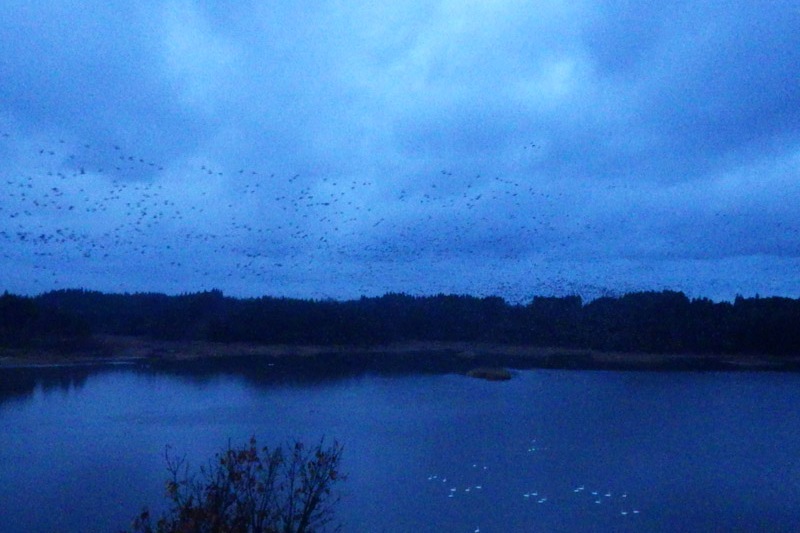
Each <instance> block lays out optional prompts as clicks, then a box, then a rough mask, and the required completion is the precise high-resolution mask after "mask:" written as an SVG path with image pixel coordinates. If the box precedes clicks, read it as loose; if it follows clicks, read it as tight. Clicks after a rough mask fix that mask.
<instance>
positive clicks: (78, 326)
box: [0, 290, 800, 356]
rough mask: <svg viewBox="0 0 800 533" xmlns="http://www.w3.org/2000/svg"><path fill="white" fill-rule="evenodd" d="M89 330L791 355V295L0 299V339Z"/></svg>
mask: <svg viewBox="0 0 800 533" xmlns="http://www.w3.org/2000/svg"><path fill="white" fill-rule="evenodd" d="M97 335H120V336H138V337H146V338H150V339H158V340H180V341H207V342H222V343H230V342H248V343H256V344H289V345H293V344H296V345H301V344H303V345H322V346H342V345H352V346H375V345H381V344H388V343H398V342H408V341H445V342H454V341H455V342H486V343H500V344H521V345H532V346H547V347H563V348H580V349H593V350H600V351H625V352H650V353H698V354H756V355H773V356H787V355H796V354H799V353H800V300H796V299H791V298H782V297H769V298H760V297H754V298H744V297H737V298H736V299H735V300H734V301H733V302H732V303H731V302H713V301H711V300H708V299H705V298H699V299H689V298H688V297H687V296H686V295H684V294H683V293H681V292H674V291H661V292H637V293H630V294H625V295H623V296H620V297H603V298H598V299H596V300H592V301H590V302H586V303H584V302H583V301H582V300H581V298H580V297H578V296H568V297H534V298H533V299H532V300H531V301H530V302H529V303H527V304H525V305H515V304H510V303H507V302H506V301H504V300H503V299H502V298H499V297H485V298H478V297H473V296H458V295H443V294H440V295H436V296H410V295H406V294H386V295H384V296H381V297H376V298H367V297H363V298H361V299H358V300H350V301H333V300H301V299H290V298H272V297H261V298H248V299H239V298H232V297H227V296H225V295H223V293H222V292H220V291H217V290H212V291H207V292H201V293H193V294H183V295H178V296H168V295H164V294H151V293H139V294H105V293H100V292H94V291H87V290H59V291H52V292H47V293H44V294H41V295H39V296H35V297H28V296H18V295H13V294H9V293H7V292H6V293H5V294H3V295H2V296H0V346H2V347H5V348H47V349H59V350H65V351H75V350H81V349H83V348H84V347H86V346H88V345H90V344H91V342H92V339H93V338H94V337H95V336H97Z"/></svg>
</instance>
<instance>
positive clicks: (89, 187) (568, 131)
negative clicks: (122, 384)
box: [0, 0, 800, 300]
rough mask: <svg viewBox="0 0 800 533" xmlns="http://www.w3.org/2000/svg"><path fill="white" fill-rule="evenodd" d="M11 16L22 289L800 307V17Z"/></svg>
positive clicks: (81, 12)
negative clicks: (791, 299)
mask: <svg viewBox="0 0 800 533" xmlns="http://www.w3.org/2000/svg"><path fill="white" fill-rule="evenodd" d="M359 4H360V5H359ZM0 16H1V17H2V19H3V20H4V31H3V32H2V33H1V34H0V79H2V80H4V81H3V83H2V84H0V134H2V137H1V138H0V177H2V182H0V186H2V188H3V189H2V190H3V191H4V194H3V196H2V198H0V268H1V269H2V271H3V272H6V273H7V274H6V275H5V276H4V279H3V281H4V285H5V286H4V287H0V288H6V289H8V290H12V291H16V292H28V293H35V292H40V291H43V290H49V289H53V288H62V287H76V286H79V287H86V288H91V289H100V290H122V291H143V290H154V291H166V292H181V291H190V290H200V289H205V288H212V287H216V288H221V289H223V290H224V291H226V292H229V293H232V294H238V295H261V294H281V295H292V296H311V297H335V298H346V297H357V296H359V295H361V294H380V293H383V292H386V291H404V292H411V293H430V292H440V291H441V292H468V293H473V294H500V295H503V296H506V297H508V298H510V299H514V300H525V299H526V298H528V297H530V296H531V295H532V294H542V293H544V294H564V293H571V292H577V293H580V294H584V295H587V296H593V295H597V294H600V293H603V292H607V291H611V292H614V291H626V290H636V289H661V288H672V289H677V290H684V291H686V292H688V293H690V294H692V295H697V296H711V297H714V298H731V297H733V296H734V295H735V294H737V293H741V294H746V295H749V294H753V293H757V292H758V293H762V294H785V295H790V296H800V282H798V281H797V280H796V276H794V275H793V273H794V272H796V271H797V270H796V269H797V267H798V266H800V260H798V254H800V235H799V234H798V230H800V211H798V208H797V207H796V206H798V205H800V83H798V80H800V33H798V32H797V31H796V28H798V27H800V10H799V9H798V8H797V7H796V6H795V5H794V4H793V3H791V2H788V1H786V2H783V1H778V2H771V3H770V4H768V5H758V6H753V5H751V3H749V2H744V1H734V2H727V3H725V4H724V5H721V4H719V3H716V2H679V3H672V4H668V5H665V6H644V5H642V4H641V3H639V2H600V1H594V2H590V1H578V2H560V1H555V0H552V1H542V2H537V3H536V4H535V5H531V4H530V3H529V2H517V1H498V2H447V1H443V2H438V3H431V2H411V1H406V2H403V1H401V2H392V3H386V4H385V5H380V4H375V3H342V2H332V1H330V2H325V1H321V2H314V3H312V4H302V5H299V4H297V5H296V4H294V3H289V2H286V3H278V5H268V4H263V3H260V2H238V3H235V4H233V5H225V6H224V7H220V6H215V5H209V4H207V3H203V2H192V1H189V0H184V1H157V0H151V1H145V2H139V3H135V4H131V3H129V2H77V1H66V0H65V1H59V2H36V3H33V4H31V3H29V2H22V1H18V0H12V1H8V2H4V3H3V5H2V6H0Z"/></svg>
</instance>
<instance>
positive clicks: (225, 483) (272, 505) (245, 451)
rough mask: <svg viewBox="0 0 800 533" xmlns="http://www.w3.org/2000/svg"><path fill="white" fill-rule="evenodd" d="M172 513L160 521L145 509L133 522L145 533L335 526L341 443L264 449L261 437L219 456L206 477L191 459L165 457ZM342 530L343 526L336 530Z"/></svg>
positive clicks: (256, 532)
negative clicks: (193, 466) (195, 469)
mask: <svg viewBox="0 0 800 533" xmlns="http://www.w3.org/2000/svg"><path fill="white" fill-rule="evenodd" d="M165 456H166V461H167V470H168V471H169V473H170V478H169V480H168V481H167V498H168V499H169V501H170V509H169V511H168V512H166V513H165V514H164V515H163V516H162V517H161V518H159V519H158V520H157V521H156V522H155V524H153V518H152V517H151V516H150V512H149V511H148V510H147V509H145V510H144V511H142V513H141V514H140V515H139V516H138V517H137V518H136V519H135V520H134V522H133V531H134V532H141V533H154V532H157V533H178V532H181V533H184V532H186V533H188V532H192V533H206V532H207V533H292V532H296V533H302V532H305V533H311V532H315V531H321V530H323V529H324V528H325V527H326V526H329V525H331V523H332V521H333V517H334V507H335V505H336V503H337V502H338V500H339V498H338V496H336V495H334V493H333V491H332V489H333V487H334V485H335V484H336V483H337V482H338V481H341V480H343V479H344V476H343V475H342V474H341V473H340V472H339V464H340V462H341V457H342V446H341V445H340V444H338V443H336V442H334V443H333V444H332V445H331V446H327V447H326V446H325V444H324V442H323V441H320V442H319V443H318V444H317V445H316V446H314V447H306V446H305V445H303V444H302V443H300V442H295V443H294V444H292V445H290V446H288V451H285V450H284V449H283V448H282V447H278V448H276V449H274V450H270V449H268V448H262V449H261V450H259V449H258V447H257V445H256V439H255V438H254V437H252V438H251V439H250V441H249V442H248V443H247V444H246V445H244V446H242V447H241V448H238V449H234V448H231V447H230V444H229V445H228V448H227V449H226V450H224V451H222V452H220V453H217V454H216V455H215V457H214V459H213V460H212V461H210V462H209V464H208V466H205V467H201V468H200V471H199V473H192V472H190V469H189V466H188V465H187V464H186V461H185V458H176V457H175V456H174V455H173V454H172V453H171V451H170V449H169V448H167V452H166V454H165ZM334 529H335V530H338V529H339V528H338V527H335V528H334Z"/></svg>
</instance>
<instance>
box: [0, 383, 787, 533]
mask: <svg viewBox="0 0 800 533" xmlns="http://www.w3.org/2000/svg"><path fill="white" fill-rule="evenodd" d="M270 372H273V369H272V368H261V369H259V370H257V371H246V370H242V369H236V370H232V369H227V370H219V369H217V370H211V369H208V368H206V369H203V370H198V371H181V372H174V371H173V372H163V371H162V372H156V371H149V370H141V369H134V368H110V369H109V368H106V369H95V370H91V371H90V370H76V369H47V370H44V369H42V370H35V371H32V370H25V371H22V370H14V371H10V370H6V371H2V372H0V437H1V439H0V522H1V523H0V531H4V532H5V531H9V532H17V531H19V532H35V531H48V532H50V531H116V530H118V529H121V528H125V527H127V526H129V524H130V519H131V518H132V517H133V516H134V514H135V513H136V512H137V511H138V510H139V509H140V508H141V506H143V505H148V506H150V507H151V508H158V506H159V504H160V503H161V495H162V494H163V486H164V485H163V483H164V480H165V470H164V460H163V453H164V447H165V445H167V444H171V445H173V446H174V447H175V449H176V450H177V451H179V452H181V453H186V454H187V456H188V458H189V460H190V461H191V462H192V463H193V464H199V463H202V462H204V461H205V460H206V459H207V458H209V457H210V456H212V455H213V454H214V452H216V451H218V450H219V449H220V448H222V447H224V446H225V445H226V444H227V442H228V439H231V441H232V442H233V443H234V444H237V443H243V442H244V441H245V440H246V439H247V438H248V437H249V436H250V435H256V436H257V437H258V439H259V442H260V443H262V444H270V445H273V444H280V443H282V442H285V441H286V440H287V439H293V438H300V439H303V440H307V441H315V440H317V439H319V438H320V437H321V436H323V435H324V436H326V437H328V438H335V439H338V440H339V441H340V442H342V443H344V445H345V465H344V470H345V471H346V472H347V473H348V474H349V479H348V480H347V481H346V482H345V483H343V484H342V485H341V487H342V489H343V492H344V497H343V500H342V503H341V505H340V507H339V508H338V510H339V513H338V515H337V516H338V517H339V518H340V519H341V521H342V522H343V524H344V530H345V531H356V532H373V531H374V532H379V531H391V532H394V531H398V532H400V531H402V532H405V531H409V532H410V531H415V532H416V531H454V532H474V531H476V530H477V529H480V531H481V532H495V531H496V532H509V531H797V530H800V409H798V406H800V376H798V375H795V374H779V373H646V372H596V371H595V372H591V371H586V372H584V371H536V370H531V371H521V372H518V373H517V375H516V376H515V378H514V379H512V380H511V381H509V382H505V383H489V382H484V381H479V380H474V379H469V378H466V377H462V376H460V375H452V374H451V375H395V376H386V375H349V376H340V377H337V378H335V379H322V378H320V376H319V375H317V376H315V377H305V378H300V377H297V378H290V379H287V378H286V377H285V376H284V377H276V376H274V375H271V374H270Z"/></svg>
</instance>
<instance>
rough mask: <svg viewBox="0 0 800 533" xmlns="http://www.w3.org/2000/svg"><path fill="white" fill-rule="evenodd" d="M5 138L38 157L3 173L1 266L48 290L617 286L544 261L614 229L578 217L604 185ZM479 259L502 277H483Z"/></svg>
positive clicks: (8, 149) (565, 289)
mask: <svg viewBox="0 0 800 533" xmlns="http://www.w3.org/2000/svg"><path fill="white" fill-rule="evenodd" d="M0 135H1V136H2V137H0V141H2V144H0V153H3V152H5V153H6V154H7V162H9V161H10V162H13V161H22V162H24V163H23V164H20V165H19V167H18V168H14V167H13V166H9V165H8V164H7V165H6V166H7V170H5V171H4V175H2V180H3V181H2V186H3V189H4V191H5V194H4V195H3V196H2V199H1V200H0V260H2V261H3V262H4V263H6V264H14V265H19V266H20V267H27V268H28V269H33V272H34V276H33V277H34V280H33V282H34V285H35V286H36V287H39V288H41V289H42V290H49V289H53V288H71V287H74V286H75V285H76V283H77V284H82V283H83V282H84V280H90V279H98V278H99V279H103V280H104V284H103V287H109V285H111V286H112V289H111V290H117V291H130V281H129V280H127V281H126V277H125V274H126V273H127V274H130V273H131V272H135V273H136V276H138V278H136V279H137V280H138V282H140V284H141V282H143V281H144V282H154V283H155V285H154V287H159V289H155V290H165V289H163V288H164V287H169V288H171V291H170V290H169V289H167V290H166V291H167V292H173V291H174V292H183V291H186V290H200V288H203V289H210V288H224V289H225V290H226V292H230V289H231V288H232V289H233V292H234V293H237V292H238V293H246V292H250V293H252V292H253V291H252V290H250V291H248V290H247V288H248V287H256V288H257V289H258V288H261V287H263V288H264V290H263V291H261V292H259V291H258V290H256V292H258V294H274V293H275V292H276V291H275V288H276V287H283V288H284V289H285V290H286V292H287V293H288V294H284V295H292V293H298V294H299V293H302V292H303V287H304V286H307V285H308V286H318V287H325V286H335V284H336V283H340V284H341V285H342V286H350V287H355V294H354V295H358V294H367V295H378V294H382V293H384V292H390V291H393V290H394V291H397V290H399V291H403V292H412V293H413V292H414V291H415V290H423V291H424V292H427V293H437V292H457V293H463V292H469V293H471V294H475V295H489V294H495V295H497V294H500V295H504V294H505V295H507V294H515V293H520V294H526V295H530V294H531V293H532V292H534V291H535V292H534V293H551V294H570V293H580V292H583V291H585V290H588V291H589V292H591V291H593V290H594V291H595V292H597V291H603V290H604V289H603V288H602V287H597V286H595V287H592V286H588V285H584V286H583V287H576V286H575V285H574V283H573V282H570V281H566V280H567V279H568V278H567V276H564V277H560V276H559V275H558V273H556V275H553V273H552V272H551V273H542V272H541V271H540V270H539V268H537V265H535V264H533V263H532V261H531V259H530V257H532V256H537V257H539V258H540V259H541V258H542V257H544V258H547V257H559V256H563V255H564V254H567V253H568V251H569V247H570V246H571V243H574V242H576V241H581V242H586V241H587V240H588V241H591V240H592V237H591V235H592V233H593V232H600V231H603V228H601V227H595V226H594V225H593V222H592V220H590V219H588V218H584V217H581V216H580V215H579V212H580V211H579V210H577V209H573V207H575V206H576V205H577V204H580V203H581V202H583V201H585V198H586V197H587V196H588V194H589V191H581V190H575V189H572V190H570V191H567V190H560V189H559V188H558V187H557V186H556V185H554V184H549V185H548V184H542V183H538V184H535V183H530V182H525V181H523V180H522V179H508V178H505V177H503V176H493V177H488V176H481V175H466V174H465V173H462V172H454V171H452V170H447V169H443V170H436V171H432V172H430V173H428V175H426V176H419V177H416V178H413V177H409V178H407V179H400V180H383V179H377V178H375V177H373V178H363V177H341V176H333V175H327V176H326V175H315V174H314V173H313V172H309V173H307V174H306V175H302V174H291V175H288V174H287V175H282V174H279V173H273V172H269V171H263V170H258V169H253V168H241V167H240V168H234V169H233V170H229V169H226V168H215V167H214V166H213V165H211V164H208V163H181V164H168V163H165V162H159V161H154V160H152V159H151V158H149V157H146V156H142V155H139V154H134V153H132V152H131V151H129V150H127V149H126V148H124V147H123V146H121V145H119V144H109V145H107V146H106V145H101V144H90V143H77V144H76V143H72V142H67V141H65V140H63V139H56V140H54V141H52V142H50V143H47V144H46V145H41V146H36V147H31V146H30V145H29V144H28V145H25V146H27V153H26V152H25V149H21V148H18V146H20V145H23V144H24V143H17V144H14V143H13V141H15V139H14V138H13V135H12V134H11V133H10V132H0ZM12 147H14V148H13V149H16V152H13V149H12ZM539 150H541V147H540V146H538V145H536V144H535V143H529V144H526V145H525V146H524V147H523V151H526V152H527V153H535V152H537V151H539ZM616 187H620V189H619V190H616V191H605V193H607V194H623V195H624V194H626V190H625V187H624V186H622V185H614V186H607V188H608V189H612V188H616ZM545 260H546V259H545ZM514 263H519V264H522V265H527V272H528V275H526V277H525V280H524V282H521V281H520V280H518V279H516V278H513V277H508V278H507V279H504V277H503V274H502V273H503V271H504V269H505V266H506V265H509V264H514ZM474 264H479V265H483V266H484V267H487V271H493V272H495V275H494V276H492V277H491V279H487V278H486V277H485V276H484V277H479V276H477V275H475V273H474V272H473V271H472V270H471V269H470V267H469V266H468V265H474ZM23 271H25V268H21V269H20V272H23ZM442 273H444V275H440V276H438V277H437V275H436V274H442ZM110 280H114V282H116V283H118V285H117V286H116V287H115V286H114V285H113V283H112V282H110ZM86 283H89V282H86ZM421 283H423V284H425V285H424V286H420V284H421ZM520 283H523V284H524V286H519V285H520ZM86 288H93V287H91V286H89V287H86ZM615 289H616V290H623V291H624V290H626V288H625V287H615ZM106 290H107V289H106ZM135 290H150V289H142V288H136V289H135ZM332 290H333V291H336V288H333V289H332ZM324 291H325V289H322V290H321V291H320V292H319V293H317V294H314V295H312V296H313V297H326V296H329V295H328V294H327V293H325V292H324ZM336 297H338V296H336Z"/></svg>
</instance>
